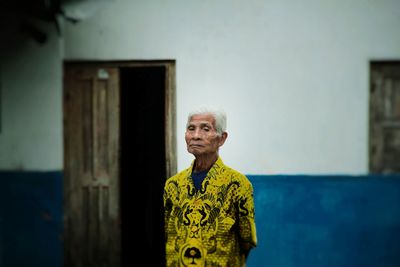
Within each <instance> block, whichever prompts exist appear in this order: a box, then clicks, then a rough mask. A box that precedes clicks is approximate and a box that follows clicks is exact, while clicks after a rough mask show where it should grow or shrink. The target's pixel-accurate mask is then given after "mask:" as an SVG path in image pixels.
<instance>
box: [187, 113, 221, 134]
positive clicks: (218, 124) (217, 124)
mask: <svg viewBox="0 0 400 267" xmlns="http://www.w3.org/2000/svg"><path fill="white" fill-rule="evenodd" d="M206 114H207V115H211V116H213V117H214V119H215V125H214V127H215V129H216V131H217V134H218V135H221V134H223V133H224V132H226V113H225V112H224V111H223V110H217V109H212V108H207V107H203V108H199V109H196V110H194V111H192V112H190V113H189V115H188V120H187V123H186V128H187V127H188V126H189V122H190V120H191V119H192V117H193V116H195V115H206Z"/></svg>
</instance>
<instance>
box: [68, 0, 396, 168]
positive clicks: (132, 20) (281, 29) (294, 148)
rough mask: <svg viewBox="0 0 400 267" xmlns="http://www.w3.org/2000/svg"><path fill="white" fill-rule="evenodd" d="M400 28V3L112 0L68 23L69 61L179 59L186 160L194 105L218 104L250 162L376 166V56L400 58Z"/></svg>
mask: <svg viewBox="0 0 400 267" xmlns="http://www.w3.org/2000/svg"><path fill="white" fill-rule="evenodd" d="M399 25H400V2H399V1H396V0H384V1H373V0H368V1H365V0H357V1H351V2H349V1H316V0H306V1H301V2H296V1H275V0H268V1H265V0H263V1H250V2H249V1H239V0H218V1H210V0H206V1H183V0H171V1H161V0H159V1H128V0H121V1H110V2H109V4H106V5H103V6H102V7H101V8H99V9H98V10H97V12H96V13H95V14H94V15H92V16H91V17H88V18H87V19H86V20H84V21H82V22H80V23H77V24H72V23H66V25H65V58H66V59H105V60H108V59H110V60H111V59H112V60H114V59H124V60H126V59H131V60H136V59H144V60H146V59H176V62H177V121H178V129H177V131H178V132H177V138H178V169H182V168H184V167H186V166H187V165H188V164H189V163H190V161H191V160H192V157H191V155H190V154H188V153H187V152H186V149H185V145H184V130H185V122H186V114H187V113H188V112H189V111H190V110H191V109H192V108H194V107H197V106H199V105H213V106H217V107H221V108H223V109H225V110H226V111H227V114H228V131H229V133H230V136H229V138H228V140H227V142H226V143H225V145H224V147H223V148H222V150H221V156H222V157H223V158H224V160H225V163H227V164H228V165H231V166H232V167H235V168H237V169H238V170H239V171H242V172H244V173H251V174H276V173H285V174H299V173H300V174H332V173H334V174H340V173H343V174H366V173H367V172H368V101H369V99H368V94H369V62H370V61H371V60H376V59H381V60H385V59H399V58H400V35H399V34H398V29H399ZM132 101H133V102H134V101H135V100H132Z"/></svg>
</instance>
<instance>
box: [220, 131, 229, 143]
mask: <svg viewBox="0 0 400 267" xmlns="http://www.w3.org/2000/svg"><path fill="white" fill-rule="evenodd" d="M226 138H228V133H227V132H223V133H222V134H221V136H220V139H219V146H222V145H223V144H224V143H225V141H226Z"/></svg>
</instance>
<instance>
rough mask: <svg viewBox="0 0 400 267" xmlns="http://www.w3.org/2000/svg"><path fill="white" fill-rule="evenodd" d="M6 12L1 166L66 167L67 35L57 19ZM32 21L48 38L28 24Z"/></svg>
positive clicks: (0, 65)
mask: <svg viewBox="0 0 400 267" xmlns="http://www.w3.org/2000/svg"><path fill="white" fill-rule="evenodd" d="M0 15H1V19H0V28H1V30H2V37H3V39H2V42H1V44H0V59H1V61H0V94H1V97H0V102H1V103H0V110H1V111H0V114H1V117H0V124H1V130H0V170H61V169H62V168H63V136H62V54H63V46H62V37H61V36H60V35H59V34H58V33H57V30H56V27H55V25H53V24H50V23H45V22H40V21H38V20H34V19H29V18H26V17H23V16H21V15H17V14H12V13H3V12H0ZM27 21H29V23H32V25H34V27H36V28H37V30H39V31H42V33H43V34H45V35H46V41H45V42H44V43H40V42H38V41H36V40H35V39H34V38H32V35H30V34H28V33H27V32H26V31H24V30H23V28H22V27H23V26H22V25H24V23H25V22H26V23H27Z"/></svg>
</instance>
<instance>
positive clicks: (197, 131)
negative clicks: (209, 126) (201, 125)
mask: <svg viewBox="0 0 400 267" xmlns="http://www.w3.org/2000/svg"><path fill="white" fill-rule="evenodd" d="M193 138H195V139H200V138H201V132H200V129H196V130H194V131H193Z"/></svg>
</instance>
